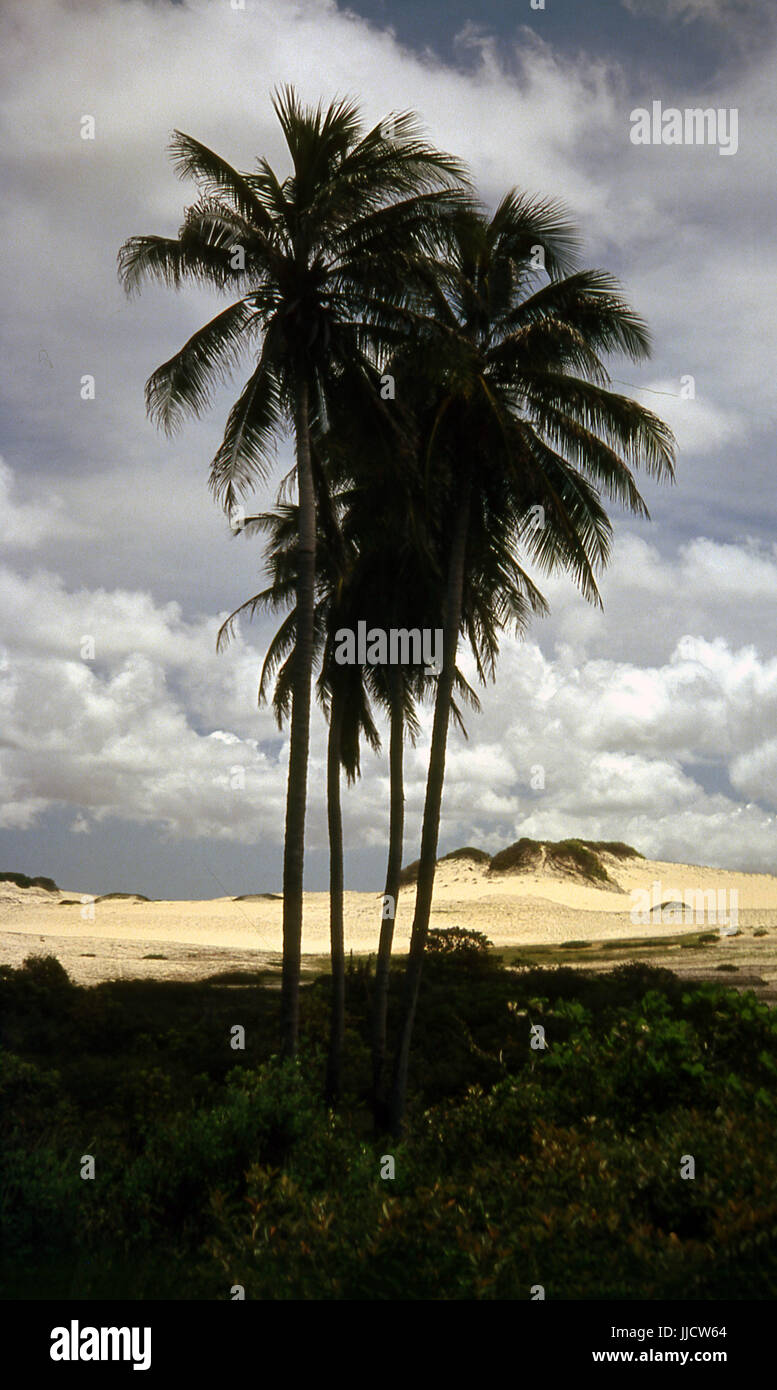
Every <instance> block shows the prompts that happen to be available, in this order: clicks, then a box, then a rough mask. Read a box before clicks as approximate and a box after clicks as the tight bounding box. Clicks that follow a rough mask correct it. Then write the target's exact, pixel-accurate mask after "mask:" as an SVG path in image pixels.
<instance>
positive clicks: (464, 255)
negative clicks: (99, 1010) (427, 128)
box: [391, 192, 673, 1135]
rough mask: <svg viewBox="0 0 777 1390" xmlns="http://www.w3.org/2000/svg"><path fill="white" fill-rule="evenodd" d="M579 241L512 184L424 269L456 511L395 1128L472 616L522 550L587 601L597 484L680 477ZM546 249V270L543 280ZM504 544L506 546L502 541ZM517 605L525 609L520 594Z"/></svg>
mask: <svg viewBox="0 0 777 1390" xmlns="http://www.w3.org/2000/svg"><path fill="white" fill-rule="evenodd" d="M575 243H576V236H575V233H574V231H573V229H572V228H571V227H570V226H569V225H568V224H567V222H566V219H565V218H564V216H563V213H562V212H561V210H560V208H559V207H558V206H557V205H555V204H553V203H549V202H532V201H531V200H530V199H528V198H526V197H523V196H521V195H519V194H518V193H516V192H512V193H510V194H508V195H507V196H506V197H505V198H504V199H503V200H502V202H501V204H500V205H499V207H498V208H497V210H496V212H495V214H494V215H493V217H491V218H489V217H487V216H486V215H485V214H483V213H476V212H471V213H469V214H468V215H466V216H464V217H463V218H462V219H461V222H460V224H459V233H458V237H457V245H456V248H455V251H454V253H453V254H452V255H451V257H450V259H449V261H448V263H447V265H445V266H444V267H443V268H442V270H441V272H440V273H439V274H438V275H437V276H436V277H435V278H434V279H433V280H431V281H430V286H429V294H430V304H431V306H432V312H433V316H434V319H435V323H436V326H437V333H436V335H435V337H434V338H433V339H432V340H430V346H429V351H428V354H427V355H428V357H429V360H430V362H431V363H432V364H433V365H432V370H431V371H430V372H429V374H428V379H429V380H430V388H429V402H428V405H427V408H426V412H425V420H424V422H423V424H422V429H421V436H422V438H424V440H425V443H424V453H425V461H426V468H427V475H428V476H429V478H430V485H431V486H432V488H433V489H434V492H435V495H436V497H437V498H438V503H439V501H440V499H441V506H442V510H443V513H444V514H445V515H446V518H447V525H446V526H445V527H444V528H443V529H442V530H441V533H440V545H441V552H442V554H443V555H444V557H445V567H446V593H445V621H444V631H445V639H444V656H443V668H442V673H441V675H440V678H439V680H438V683H437V693H436V700H435V710H434V721H433V728H432V742H431V751H430V757H429V767H428V776H427V787H426V798H425V805H424V818H423V830H422V838H421V856H420V864H419V872H418V884H417V890H416V905H415V914H414V919H413V927H412V934H411V942H410V951H409V956H408V963H407V969H406V972H405V980H404V990H403V1002H402V1017H401V1022H400V1029H399V1037H398V1043H397V1052H396V1058H395V1066H394V1077H393V1085H392V1097H391V1126H392V1130H393V1132H394V1134H396V1135H399V1134H400V1133H401V1130H402V1125H403V1120H404V1113H405V1106H406V1096H407V1078H408V1064H409V1056H410V1045H411V1039H412V1032H413V1023H414V1019H415V1013H416V1007H417V1003H418V992H419V986H420V980H421V971H422V966H423V956H424V949H425V945H426V939H427V934H428V928H429V916H430V912H431V905H432V893H433V888H434V877H435V866H436V858H437V845H438V837H439V825H440V813H441V806H442V792H443V783H444V776H445V754H446V744H447V735H448V723H449V713H450V698H451V692H452V689H453V672H454V669H455V661H456V650H457V644H458V638H459V632H460V629H461V626H462V619H463V618H464V620H465V623H467V624H469V625H471V626H473V625H474V627H477V626H478V624H480V623H482V622H483V619H484V616H485V615H486V614H487V613H488V612H489V611H490V613H491V618H492V620H496V622H497V624H498V625H501V624H502V622H503V621H504V620H506V619H507V618H508V617H509V616H510V614H509V609H510V608H511V607H513V608H514V607H515V605H514V603H513V601H511V600H509V599H508V595H507V589H506V586H505V583H504V579H503V578H502V577H501V575H500V571H501V570H502V569H503V567H504V566H505V565H506V564H507V565H509V564H510V562H511V559H512V557H513V556H514V555H516V554H518V553H519V552H524V553H525V554H526V555H527V556H528V557H529V558H531V559H533V560H534V561H535V562H536V563H537V564H538V565H539V566H540V568H542V569H544V570H545V571H549V570H551V569H557V568H562V569H564V570H566V571H568V572H569V573H571V574H572V576H573V578H574V579H575V581H576V583H577V584H578V586H579V587H580V589H581V591H582V593H583V594H584V596H585V597H586V598H588V599H589V600H591V601H594V602H600V600H599V595H598V589H597V586H596V578H595V575H596V571H597V570H598V569H600V568H602V567H603V566H604V565H605V564H606V562H607V559H608V557H609V549H610V536H611V525H610V522H609V519H608V516H607V513H606V511H605V509H604V506H603V505H602V502H601V495H600V493H601V491H603V492H604V493H605V494H606V496H607V497H608V498H611V499H615V500H616V501H618V502H620V503H622V504H623V505H625V506H626V507H627V508H628V509H629V510H631V511H632V512H634V513H636V514H637V515H642V516H647V508H646V506H645V503H644V500H643V499H642V497H641V495H640V493H639V491H638V490H637V487H636V484H635V481H634V477H633V474H632V471H631V469H632V467H634V466H638V465H643V466H644V467H645V468H646V469H647V471H648V473H650V474H652V475H653V476H655V477H657V478H670V479H671V478H672V477H673V438H672V435H671V431H669V429H668V428H667V427H666V426H665V425H664V424H663V423H662V422H661V421H660V420H658V419H657V417H655V416H654V415H652V414H651V413H650V412H649V411H647V410H645V409H644V408H643V407H641V406H640V405H638V404H637V403H636V402H634V401H633V400H630V399H628V398H626V397H623V396H620V395H617V394H615V393H613V392H611V391H610V390H609V389H608V383H609V378H608V375H607V372H606V370H605V367H604V364H603V362H602V358H601V354H605V353H609V352H613V351H618V352H622V353H626V354H627V355H628V356H630V357H631V358H632V359H634V360H638V359H640V358H643V357H645V356H647V355H648V353H649V335H648V332H647V329H646V327H645V325H644V323H643V321H642V320H641V319H640V318H639V317H638V316H637V315H636V314H634V313H633V312H632V310H631V309H630V308H629V307H628V306H627V304H626V303H625V302H624V300H623V298H622V297H621V294H620V292H619V288H618V286H617V284H616V282H615V281H614V280H613V279H612V278H611V277H610V276H609V275H607V274H605V273H603V272H601V271H574V273H572V271H573V254H574V248H575ZM537 246H541V247H543V248H544V261H545V267H546V269H547V271H548V272H549V277H550V279H549V283H546V284H544V285H542V286H538V284H537V273H536V271H535V270H534V267H535V265H537V258H536V256H535V252H536V248H537ZM568 272H569V273H568ZM440 344H442V346H440ZM435 352H436V353H437V359H436V361H435V358H434V354H435ZM535 507H540V508H542V509H543V513H544V516H543V517H542V520H543V523H544V524H537V522H538V520H540V516H541V514H539V513H536V512H535V511H534V508H535ZM495 541H496V542H497V543H498V547H499V550H500V551H501V555H496V553H494V552H493V545H494V542H495ZM484 557H487V562H486V563H485V564H484ZM476 568H479V569H480V570H481V573H482V577H483V579H484V580H485V581H486V582H485V585H484V586H483V585H481V593H480V597H479V599H476V598H475V596H474V594H473V595H472V596H471V597H470V598H469V599H468V588H470V587H471V586H470V584H469V581H468V576H469V577H471V575H472V572H473V570H474V569H476ZM489 576H490V577H489ZM518 597H520V596H518ZM526 604H527V601H525V602H524V616H525V614H526V611H527V608H526ZM468 606H469V613H468V614H467V608H468ZM529 606H530V604H529ZM514 616H516V617H518V619H519V620H520V617H521V614H520V605H519V610H518V611H517V612H516V614H515V615H514Z"/></svg>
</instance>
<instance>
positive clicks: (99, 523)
mask: <svg viewBox="0 0 777 1390" xmlns="http://www.w3.org/2000/svg"><path fill="white" fill-rule="evenodd" d="M776 20H777V12H775V11H774V7H773V5H772V4H771V3H770V0H606V3H605V0H588V3H584V0H546V4H545V7H544V9H543V8H534V7H533V6H532V5H531V4H530V3H529V0H526V2H525V3H523V0H505V3H501V0H491V2H489V0H486V3H480V4H479V5H477V6H475V5H474V4H471V3H468V0H428V3H424V0H412V3H411V0H355V3H351V4H349V5H347V6H346V5H344V4H339V3H336V0H244V5H243V7H242V8H240V6H239V4H238V0H232V3H230V0H191V3H185V4H184V3H177V4H173V3H170V0H100V2H99V3H96V0H95V2H94V3H92V0H35V3H34V4H29V3H27V2H26V0H24V2H22V0H6V4H5V6H4V45H3V54H2V58H0V67H1V69H2V84H1V86H0V91H1V93H2V95H1V96H0V119H2V124H3V139H2V144H1V145H0V159H1V160H2V164H3V166H4V167H3V171H2V179H3V185H2V186H3V191H4V197H3V200H2V203H1V204H0V218H1V219H2V236H1V237H0V245H1V246H2V250H3V256H2V272H1V273H2V295H3V308H4V313H3V315H2V327H1V328H0V341H1V344H2V346H1V348H0V352H1V355H2V367H3V370H2V380H1V382H0V391H1V392H2V412H1V415H0V710H1V716H0V790H1V793H2V804H1V805H0V869H2V868H6V869H13V870H16V871H22V872H26V873H29V874H33V875H34V874H44V875H47V876H50V877H53V878H55V879H56V881H57V882H58V883H59V884H60V886H63V887H65V888H67V889H72V890H76V891H83V892H95V893H100V892H111V891H125V892H130V891H139V892H144V893H146V894H147V895H148V896H151V897H157V898H159V897H171V898H187V897H190V898H198V897H213V896H222V895H225V894H231V895H236V894H239V893H245V892H262V891H277V890H278V889H279V887H280V882H281V855H282V834H283V818H284V804H285V784H286V771H287V755H288V743H287V739H286V736H285V734H284V733H282V732H280V731H279V730H278V729H277V726H276V725H275V723H274V720H273V717H272V714H271V712H270V711H268V710H267V709H266V708H258V706H257V685H258V673H259V669H260V666H261V662H262V659H263V656H264V652H265V649H266V644H267V641H268V638H269V636H270V635H271V633H272V619H271V620H270V622H269V624H268V623H267V621H264V620H263V621H259V622H256V623H253V624H251V625H243V626H242V627H241V628H240V630H239V633H238V635H237V637H236V640H235V641H234V642H233V644H232V645H231V646H230V647H229V649H228V650H227V652H226V653H224V654H219V655H217V654H216V649H215V639H216V633H217V630H218V627H219V624H220V622H221V620H223V618H224V616H226V614H227V613H229V612H230V611H231V610H232V609H233V608H234V607H236V606H237V605H238V604H239V603H240V602H241V601H242V600H244V599H245V598H247V597H249V596H250V595H251V594H252V593H254V592H255V591H256V590H257V589H258V588H259V587H261V585H262V583H263V568H262V555H261V545H260V542H259V541H258V540H257V539H255V538H254V539H251V538H248V537H245V536H241V537H235V536H233V535H232V534H231V532H230V528H229V525H228V522H227V520H226V518H225V517H224V515H223V513H221V512H220V511H219V509H218V507H217V505H216V504H215V502H214V500H213V498H212V496H211V494H210V493H209V491H208V487H207V476H208V467H209V463H210V459H211V457H212V456H213V454H214V453H215V450H216V448H217V446H218V444H219V442H220V439H221V433H222V431H223V426H224V422H225V419H226V415H227V412H228V410H229V406H230V403H231V401H232V400H233V399H234V397H235V396H236V395H237V393H238V391H239V389H240V386H241V384H242V380H244V379H245V376H247V374H248V369H244V371H243V375H242V377H241V376H240V375H238V377H236V379H235V380H234V381H233V382H232V383H231V384H227V385H225V387H224V389H223V390H221V391H220V392H219V393H218V394H217V395H216V397H215V399H214V402H213V407H212V409H211V410H210V411H209V413H208V414H207V415H205V416H204V417H203V418H202V419H201V420H199V421H193V422H190V423H188V424H187V425H186V426H185V427H184V429H183V430H182V431H181V432H180V433H179V434H178V435H176V436H175V437H174V438H173V439H169V438H167V437H165V435H164V434H162V433H160V432H159V431H157V429H156V428H155V427H154V426H153V425H152V424H151V423H150V422H149V421H148V420H147V418H146V416H145V410H144V401H143V386H144V383H145V380H146V378H147V377H148V376H149V374H150V373H151V371H152V370H153V369H154V367H156V366H157V365H158V364H159V363H160V362H162V361H165V360H166V359H167V358H168V357H170V356H171V355H172V353H173V352H174V351H175V350H176V349H177V348H178V347H179V346H180V345H181V344H182V343H183V342H184V341H185V339H186V338H187V337H189V336H190V334H191V333H192V332H193V331H194V330H195V329H196V328H197V327H198V326H199V325H200V324H201V323H202V322H204V321H205V319H206V318H209V317H211V316H212V315H213V313H215V312H217V310H218V307H219V301H218V300H217V297H216V296H215V295H213V294H210V293H208V292H205V291H200V290H196V291H195V290H191V289H187V290H185V291H183V292H181V293H179V294H175V293H173V292H171V291H168V290H166V289H164V288H162V287H149V288H147V289H144V291H143V293H142V294H141V296H140V297H139V298H135V299H133V300H128V299H127V298H126V296H125V295H124V292H123V290H122V288H121V286H120V285H119V282H118V279H117V275H116V253H117V251H118V248H119V246H120V245H121V243H122V242H123V241H124V240H125V239H126V237H128V236H130V235H132V234H135V233H138V232H155V233H159V234H164V235H174V234H175V233H176V231H177V229H178V226H179V225H180V222H181V220H182V213H183V210H184V208H185V206H186V205H187V203H189V202H191V201H193V200H194V187H193V185H191V184H182V183H180V182H179V181H178V180H177V178H176V176H175V174H174V171H173V169H172V167H171V164H170V161H169V157H168V154H167V144H168V141H169V138H170V133H171V131H172V130H173V129H174V128H178V129H181V130H184V131H186V132H187V133H189V134H192V135H194V136H195V137H196V138H197V139H199V140H201V141H202V142H203V143H205V144H206V145H209V146H211V147H213V148H215V149H217V150H218V151H219V152H220V153H221V154H223V155H224V156H225V157H226V158H227V159H228V160H229V161H230V162H231V163H232V164H234V165H235V166H237V167H238V168H245V169H250V168H251V167H252V165H253V163H254V160H255V159H256V158H257V157H259V156H267V157H268V158H269V160H270V162H271V163H272V164H273V165H274V166H276V167H277V168H278V170H279V171H280V172H281V173H285V172H286V171H287V166H286V165H285V163H284V151H283V146H282V140H281V136H280V131H279V129H278V126H277V121H276V118H275V116H274V113H273V111H272V107H271V92H272V89H273V88H274V87H275V86H276V85H278V84H280V83H286V82H290V83H293V84H295V85H296V86H297V87H298V89H299V91H300V94H301V96H302V97H303V98H304V99H305V100H306V101H312V102H317V101H318V100H319V99H320V100H323V101H324V102H328V101H330V100H331V99H332V98H333V97H335V96H343V95H349V96H355V97H356V98H358V100H359V102H360V105H361V107H362V111H363V114H364V119H365V122H369V123H370V124H372V123H374V122H375V121H377V120H379V119H380V118H382V117H384V116H385V115H386V114H387V113H388V112H390V111H391V110H404V109H408V108H409V109H412V110H414V111H416V112H417V113H418V115H419V117H420V119H421V121H422V123H423V125H424V127H425V130H426V133H427V135H428V137H429V138H430V139H431V140H432V141H433V142H434V143H436V144H437V145H438V146H439V147H441V148H443V149H447V150H450V151H452V152H454V153H455V154H457V155H459V156H460V157H461V158H463V159H464V160H465V161H466V162H467V164H468V165H469V168H470V170H471V172H472V176H473V179H474V181H475V183H476V185H477V187H478V190H479V192H480V195H481V197H482V198H483V200H484V202H485V203H486V204H487V205H489V206H495V205H496V203H497V201H498V200H499V199H500V198H501V196H502V195H503V193H504V192H505V191H506V190H507V189H509V188H511V187H514V186H518V187H520V188H522V189H525V190H527V191H529V192H531V193H539V194H542V195H547V196H552V197H554V198H560V199H561V200H563V201H564V203H565V204H566V205H567V207H568V209H569V211H570V213H571V215H572V216H573V218H574V220H575V221H576V223H577V224H578V226H579V228H580V231H581V234H582V237H583V244H584V253H583V262H584V263H585V264H587V265H590V266H592V267H602V268H605V269H607V270H609V271H611V272H612V273H614V274H615V275H616V276H617V277H618V279H619V280H620V281H621V283H622V285H623V287H624V291H625V293H626V295H627V298H628V299H629V301H630V302H631V303H632V304H633V305H634V307H635V308H636V309H637V310H638V311H639V312H640V313H641V314H642V315H643V317H644V318H646V320H647V321H648V323H649V325H650V328H651V332H652V336H653V344H654V347H653V354H652V357H651V360H650V361H649V362H647V363H645V364H641V365H640V366H639V367H635V366H634V365H633V364H630V363H628V362H626V361H622V360H617V359H613V360H611V362H610V364H609V365H610V370H611V373H612V376H613V379H614V381H615V382H617V383H618V384H619V385H618V389H621V390H622V391H623V392H624V393H625V394H628V395H634V396H636V397H637V398H638V399H640V400H642V401H643V402H644V403H646V404H648V405H650V407H651V408H652V409H654V410H655V411H657V413H659V414H660V415H661V416H662V417H663V418H664V419H665V420H666V421H667V422H668V423H669V424H670V425H671V426H672V428H673V429H674V431H675V433H676V436H677V440H678V445H679V449H678V460H677V481H676V484H675V486H673V487H666V486H658V485H656V484H654V483H652V482H650V481H649V480H643V485H642V490H643V493H644V496H645V498H646V500H647V502H648V505H649V508H650V512H651V519H650V520H649V521H646V520H640V521H637V520H635V519H633V518H628V517H625V516H622V515H621V514H620V513H618V512H617V510H616V511H615V512H614V513H613V520H614V527H615V545H614V550H613V558H612V562H611V565H610V567H609V569H608V571H607V573H606V575H605V576H604V578H603V580H602V584H601V591H602V597H603V600H604V606H603V608H602V609H595V608H592V607H591V606H590V605H588V604H586V602H585V601H584V600H583V599H582V598H581V597H580V595H579V594H578V593H577V592H576V590H575V589H574V586H573V584H572V582H571V580H569V579H564V578H563V577H554V578H553V579H552V580H548V579H547V578H542V579H539V577H538V582H539V583H540V587H541V588H542V590H543V592H544V593H545V595H546V597H547V598H548V600H549V602H550V605H551V615H550V617H548V618H546V619H543V620H541V621H536V622H535V623H534V624H533V626H532V627H531V629H530V630H529V632H528V634H527V636H526V638H525V639H524V640H522V641H518V640H517V639H514V638H512V637H508V636H506V637H505V638H504V639H503V642H502V650H501V656H500V661H499V666H498V671H497V679H496V682H495V683H494V684H493V685H489V686H488V687H486V688H485V689H484V690H482V691H481V692H480V693H481V699H482V711H481V713H480V714H471V715H470V716H469V717H468V721H467V722H468V735H469V737H468V738H467V739H466V740H465V739H464V738H463V737H462V736H461V735H460V734H459V733H457V732H456V731H452V732H451V736H450V740H449V757H448V771H447V779H446V790H445V799H444V805H443V818H442V825H441V836H440V851H441V853H444V852H446V851H448V850H450V849H453V848H455V847H457V846H459V845H464V844H474V845H479V846H481V847H483V848H484V849H486V850H490V851H491V852H494V851H496V850H497V849H499V848H501V847H503V846H504V845H506V844H508V843H510V842H512V841H513V840H515V839H517V838H519V836H521V835H530V836H533V837H536V838H545V839H560V838H563V837H568V836H572V835H577V836H581V837H583V838H591V839H618V840H626V841H628V842H630V843H632V844H634V845H635V846H636V847H637V848H638V849H639V850H641V851H642V852H643V853H645V854H647V855H650V856H651V857H656V858H662V859H672V860H677V861H684V862H693V863H703V864H710V865H716V866H721V867H731V868H734V867H737V868H743V869H747V870H751V871H772V872H773V871H774V870H775V860H776V858H777V856H776V855H775V839H776V832H777V623H776V622H775V604H776V601H777V544H776V543H775V536H776V535H777V528H776V526H775V521H776V520H777V503H776V501H775V486H774V476H775V413H776V412H775V398H774V384H773V381H774V362H775V358H776V354H775V347H776V346H777V344H775V337H776V336H777V333H776V325H777V244H775V239H774V231H773V227H774V207H775V194H774V188H775V182H774V143H775V141H774V137H775V129H776V122H775V106H776V105H777V95H776V93H775V86H774V81H773V75H774V70H775V60H776V59H777V52H776V51H775V50H776V49H777V23H776V22H775V21H776ZM653 102H661V103H662V109H663V110H666V108H679V109H680V110H684V109H685V108H691V107H699V106H702V107H709V106H712V107H714V108H715V109H716V110H717V109H718V108H720V109H722V110H724V111H727V112H728V111H731V110H735V111H736V112H737V115H738V140H737V148H736V152H735V153H732V154H729V155H725V154H721V152H720V150H719V148H718V147H717V146H716V145H714V144H706V145H693V144H688V145H685V144H683V145H677V144H650V145H640V144H634V143H632V141H631V139H630V133H631V129H632V121H631V113H632V111H634V110H636V109H637V108H646V109H652V103H653ZM85 116H91V117H92V118H93V120H94V139H92V140H85V139H82V138H81V131H82V129H83V118H84V117H85ZM89 375H91V376H93V377H94V399H86V400H85V399H82V378H83V377H84V376H89ZM689 378H692V387H693V392H694V394H693V397H692V398H691V397H690V396H689V389H690V388H689V386H688V379H689ZM291 464H292V452H291V444H290V441H289V440H288V439H281V440H279V443H278V461H277V473H276V474H275V475H274V476H273V478H272V479H271V480H269V481H268V483H267V485H266V486H264V487H263V488H261V489H260V490H259V491H258V493H257V495H256V497H255V498H254V499H253V501H254V502H255V503H256V504H257V505H258V506H261V507H269V506H271V505H272V504H273V502H274V500H275V496H276V492H277V486H278V484H279V482H280V479H281V477H282V476H283V475H284V474H285V473H287V472H288V469H289V468H290V467H291ZM462 664H463V665H464V666H465V669H466V657H465V656H462ZM429 733H430V712H429V711H428V710H427V711H426V712H425V714H424V719H423V728H422V737H421V738H420V740H419V742H418V745H417V746H416V747H415V748H408V750H407V760H406V761H407V785H406V799H407V800H406V805H407V833H406V845H405V861H406V862H407V861H409V860H411V859H415V858H416V857H417V855H418V842H419V835H420V818H421V813H422V808H423V796H424V783H425V772H426V758H427V754H428V741H429ZM325 739H326V726H325V723H324V719H323V716H322V714H321V712H320V711H319V710H316V712H315V715H314V721H313V731H312V750H311V768H310V781H309V786H310V797H309V812H308V832H307V846H308V847H307V857H306V886H307V887H308V888H310V889H314V890H323V889H325V888H326V884H327V842H326V808H325V802H324V796H323V787H324V771H325V759H324V753H325ZM538 769H539V770H540V771H539V772H538V771H537V770H538ZM533 784H534V785H533ZM538 784H542V785H538ZM387 800H388V774H387V765H386V756H385V752H384V754H382V755H380V756H373V755H372V754H371V753H369V752H367V753H365V755H364V759H363V775H362V778H361V780H360V782H359V783H358V784H357V785H356V786H355V787H354V788H351V789H348V791H347V792H346V794H345V795H344V828H345V840H346V846H347V852H346V881H347V885H348V886H349V887H351V888H355V889H362V890H373V889H374V891H375V892H380V891H381V887H382V883H383V877H384V872H385V855H386V836H387V824H388V808H387Z"/></svg>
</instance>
